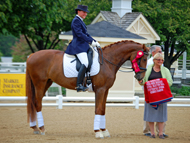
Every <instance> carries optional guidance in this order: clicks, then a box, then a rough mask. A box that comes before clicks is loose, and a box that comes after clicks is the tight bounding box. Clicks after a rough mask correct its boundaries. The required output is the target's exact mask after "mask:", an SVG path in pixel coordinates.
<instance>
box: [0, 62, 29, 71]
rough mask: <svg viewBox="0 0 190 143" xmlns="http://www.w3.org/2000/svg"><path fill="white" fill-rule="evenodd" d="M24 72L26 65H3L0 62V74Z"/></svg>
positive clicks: (16, 63)
mask: <svg viewBox="0 0 190 143" xmlns="http://www.w3.org/2000/svg"><path fill="white" fill-rule="evenodd" d="M24 72H26V63H21V62H13V63H6V62H5V63H4V62H0V73H24Z"/></svg>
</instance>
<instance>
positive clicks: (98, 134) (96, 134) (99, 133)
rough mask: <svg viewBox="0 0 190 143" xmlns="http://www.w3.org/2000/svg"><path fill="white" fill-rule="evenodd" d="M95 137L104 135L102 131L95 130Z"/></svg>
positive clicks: (98, 137) (99, 137) (101, 137)
mask: <svg viewBox="0 0 190 143" xmlns="http://www.w3.org/2000/svg"><path fill="white" fill-rule="evenodd" d="M95 138H97V139H104V135H103V133H102V131H99V132H95Z"/></svg>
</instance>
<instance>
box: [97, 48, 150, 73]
mask: <svg viewBox="0 0 190 143" xmlns="http://www.w3.org/2000/svg"><path fill="white" fill-rule="evenodd" d="M97 48H98V49H99V50H98V51H97V52H98V55H101V58H102V62H100V58H99V63H100V64H101V65H102V64H103V62H104V60H106V61H107V62H108V63H110V64H112V65H114V66H116V67H119V68H120V67H122V68H125V69H133V70H132V71H123V70H119V71H120V72H133V71H134V68H127V67H123V66H119V65H116V64H114V63H112V62H110V61H109V60H107V59H106V58H104V56H103V51H102V48H101V47H100V46H99V47H97ZM95 51H96V50H95ZM99 51H101V54H100V52H99ZM142 52H143V53H144V54H145V55H149V54H148V53H147V52H144V51H142ZM140 62H141V57H140V58H139V60H138V66H139V69H140V70H143V71H139V72H138V73H143V72H145V71H146V68H143V67H140Z"/></svg>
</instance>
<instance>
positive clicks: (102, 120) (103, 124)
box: [100, 115, 106, 129]
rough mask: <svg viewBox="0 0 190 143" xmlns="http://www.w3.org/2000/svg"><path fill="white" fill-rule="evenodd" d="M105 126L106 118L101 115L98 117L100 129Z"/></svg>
mask: <svg viewBox="0 0 190 143" xmlns="http://www.w3.org/2000/svg"><path fill="white" fill-rule="evenodd" d="M105 128H106V118H105V115H101V117H100V129H105Z"/></svg>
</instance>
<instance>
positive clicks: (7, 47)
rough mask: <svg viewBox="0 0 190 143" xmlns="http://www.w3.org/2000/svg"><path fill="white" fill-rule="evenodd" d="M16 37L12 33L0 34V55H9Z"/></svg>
mask: <svg viewBox="0 0 190 143" xmlns="http://www.w3.org/2000/svg"><path fill="white" fill-rule="evenodd" d="M16 40H17V38H16V37H14V36H12V35H7V36H5V35H2V34H0V51H1V53H2V56H11V53H12V50H11V47H12V46H13V45H14V44H15V42H16Z"/></svg>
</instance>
